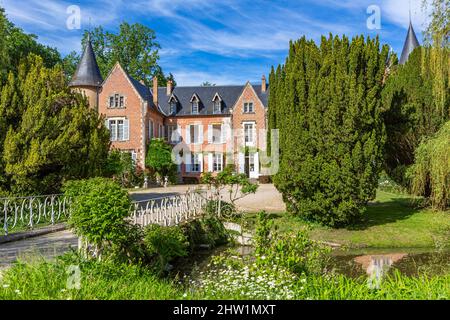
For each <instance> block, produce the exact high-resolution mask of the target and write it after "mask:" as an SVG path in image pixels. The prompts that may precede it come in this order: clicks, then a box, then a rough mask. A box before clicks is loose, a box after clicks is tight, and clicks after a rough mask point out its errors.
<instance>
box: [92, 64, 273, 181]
mask: <svg viewBox="0 0 450 320" xmlns="http://www.w3.org/2000/svg"><path fill="white" fill-rule="evenodd" d="M263 81H264V82H263V85H262V87H261V92H265V91H266V88H265V79H264V80H263ZM155 88H157V83H155V86H154V88H152V90H150V89H149V88H146V87H144V86H143V85H142V84H137V83H136V81H135V80H133V79H131V78H130V77H129V76H128V75H127V74H126V72H125V71H124V70H123V68H122V67H121V66H120V64H117V65H116V66H115V67H114V68H113V70H112V71H111V73H110V74H109V76H108V77H107V79H106V80H105V81H104V83H103V85H102V87H101V89H100V92H99V97H98V101H99V105H98V111H99V114H101V115H103V116H104V117H105V118H106V119H105V121H106V125H107V126H108V127H109V128H110V129H111V131H112V148H115V149H119V150H123V151H128V152H132V153H133V155H134V156H135V159H136V164H137V165H138V166H139V167H141V168H143V167H144V166H145V154H146V150H147V145H148V143H149V141H150V140H151V138H152V137H153V138H167V136H168V132H169V130H172V131H175V132H177V133H178V135H181V139H180V143H175V141H174V142H173V145H174V146H175V150H177V152H176V154H177V155H178V154H179V155H180V157H179V158H177V160H178V161H180V159H181V155H183V156H184V158H183V160H184V162H186V163H181V164H180V165H179V173H180V180H181V179H185V180H186V179H189V178H190V179H198V178H199V177H200V176H201V174H202V172H207V171H211V172H212V171H220V170H221V169H223V168H224V167H225V165H227V164H235V167H236V170H237V171H239V172H243V171H244V169H243V168H244V166H243V163H242V161H243V152H244V151H245V145H247V146H249V143H247V144H245V143H244V140H243V138H242V131H243V128H244V124H245V123H251V124H254V134H255V136H254V139H252V140H253V142H254V143H252V144H251V146H249V147H250V149H251V151H252V153H255V152H257V151H258V149H262V148H264V149H265V141H264V139H263V140H261V139H258V138H257V137H256V136H257V133H258V132H259V130H261V129H265V128H266V107H265V106H264V104H263V102H262V101H261V100H260V98H259V97H258V94H257V93H256V92H255V90H254V87H253V86H252V85H251V84H250V83H247V84H246V85H245V86H243V87H242V88H243V89H242V93H241V94H240V96H239V97H238V99H237V101H236V102H234V104H233V105H232V106H231V105H230V107H231V108H230V112H227V113H224V114H204V115H200V114H199V115H177V116H170V115H167V114H166V113H167V112H166V113H165V112H163V111H162V109H161V108H160V107H159V104H158V101H157V100H158V99H160V101H161V99H168V97H170V96H168V95H166V94H164V96H163V97H161V94H159V95H158V94H155ZM159 90H161V88H159ZM157 91H158V90H157ZM168 91H169V92H171V88H169V89H168ZM146 92H148V96H146ZM205 100H206V99H205ZM233 101H234V100H233ZM208 103H209V102H208ZM208 103H206V104H207V105H208ZM210 103H213V101H211V102H210ZM248 104H251V107H249V105H248ZM244 106H245V107H246V108H247V109H246V110H244ZM248 109H250V110H248ZM244 111H246V112H244ZM195 125H198V126H197V127H195V128H193V129H192V128H191V127H190V126H195ZM151 127H153V130H151ZM212 128H216V129H218V128H220V129H221V130H222V131H221V132H219V131H217V130H216V131H217V132H216V133H212V132H213V131H212ZM150 131H151V132H150ZM210 132H211V133H210ZM192 133H193V134H194V136H193V137H194V138H193V139H195V138H197V140H199V141H197V143H194V141H190V140H191V134H192ZM178 135H177V134H176V136H178ZM236 135H239V136H240V138H236V137H234V136H236ZM262 136H265V135H262ZM219 138H220V139H219ZM168 139H169V140H170V139H171V137H168ZM213 140H214V141H215V143H213ZM169 142H170V141H169ZM252 148H253V149H252ZM181 149H183V152H182V153H181V154H180V153H179V151H180V150H181ZM192 154H196V156H195V157H194V163H191V161H190V160H191V159H193V158H192ZM188 158H189V160H187V159H188ZM255 160H256V161H257V160H258V159H257V158H255ZM251 163H254V162H252V161H251ZM253 166H256V167H259V163H257V164H253ZM252 168H253V167H252ZM247 171H248V170H247ZM259 172H260V170H259V168H258V169H256V170H254V172H253V176H252V174H250V176H251V177H254V178H257V176H258V174H259Z"/></svg>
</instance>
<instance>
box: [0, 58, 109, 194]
mask: <svg viewBox="0 0 450 320" xmlns="http://www.w3.org/2000/svg"><path fill="white" fill-rule="evenodd" d="M65 82H66V80H65V76H64V73H63V71H62V69H61V68H60V67H54V68H46V67H45V65H44V62H43V59H42V58H40V57H38V56H35V55H30V56H29V57H28V59H26V61H24V62H23V63H22V64H21V65H20V66H19V72H18V76H17V77H15V76H14V74H13V73H12V72H11V73H10V75H9V77H8V82H7V84H6V85H5V86H4V87H3V90H2V95H1V99H0V118H2V119H4V120H3V124H1V126H2V128H1V129H2V130H1V131H0V132H1V134H0V148H1V149H0V154H1V158H2V159H1V160H0V171H1V172H2V177H3V181H0V190H1V189H3V190H4V191H7V192H13V193H16V194H26V195H29V194H34V193H36V194H42V193H51V192H57V191H58V190H59V187H60V185H61V183H62V182H63V181H64V180H66V179H80V178H87V177H91V176H97V175H99V174H101V173H102V169H103V165H104V162H105V161H106V158H107V155H108V149H109V133H108V130H107V129H106V128H105V127H104V125H103V121H102V120H101V119H100V118H99V116H98V114H97V112H96V111H94V110H92V109H90V108H89V106H88V103H87V101H86V99H85V98H84V97H83V96H81V95H80V94H75V93H72V92H70V89H69V88H67V86H66V84H65Z"/></svg>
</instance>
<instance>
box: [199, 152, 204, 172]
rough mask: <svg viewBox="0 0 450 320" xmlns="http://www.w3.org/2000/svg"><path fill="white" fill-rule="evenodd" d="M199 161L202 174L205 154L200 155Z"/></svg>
mask: <svg viewBox="0 0 450 320" xmlns="http://www.w3.org/2000/svg"><path fill="white" fill-rule="evenodd" d="M198 161H199V162H200V172H201V173H202V172H203V171H204V170H203V154H202V153H201V154H199V155H198Z"/></svg>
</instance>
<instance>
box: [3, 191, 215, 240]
mask: <svg viewBox="0 0 450 320" xmlns="http://www.w3.org/2000/svg"><path fill="white" fill-rule="evenodd" d="M70 203H71V199H70V198H69V197H66V196H64V195H49V196H33V197H15V198H0V228H1V227H2V228H3V234H4V235H8V233H9V232H11V231H12V230H14V229H19V228H29V229H33V228H34V227H35V226H37V225H38V224H47V225H53V224H55V223H56V222H59V221H61V220H63V219H66V218H68V217H69V214H70ZM206 204H207V197H206V196H205V193H204V192H201V191H188V192H187V193H185V194H180V195H174V196H169V197H161V198H154V199H149V200H143V201H136V202H133V204H132V205H131V209H130V210H131V213H132V215H131V218H132V219H133V220H134V223H136V224H139V225H141V226H143V227H145V226H147V225H149V224H160V225H162V226H173V225H178V224H180V223H183V222H187V221H190V220H193V219H196V218H199V217H201V216H202V215H203V210H204V207H205V205H206ZM1 234H2V232H1V231H0V235H1Z"/></svg>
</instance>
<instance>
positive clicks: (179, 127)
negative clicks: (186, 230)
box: [175, 125, 181, 142]
mask: <svg viewBox="0 0 450 320" xmlns="http://www.w3.org/2000/svg"><path fill="white" fill-rule="evenodd" d="M175 141H176V142H181V126H179V125H177V138H176V140H175Z"/></svg>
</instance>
